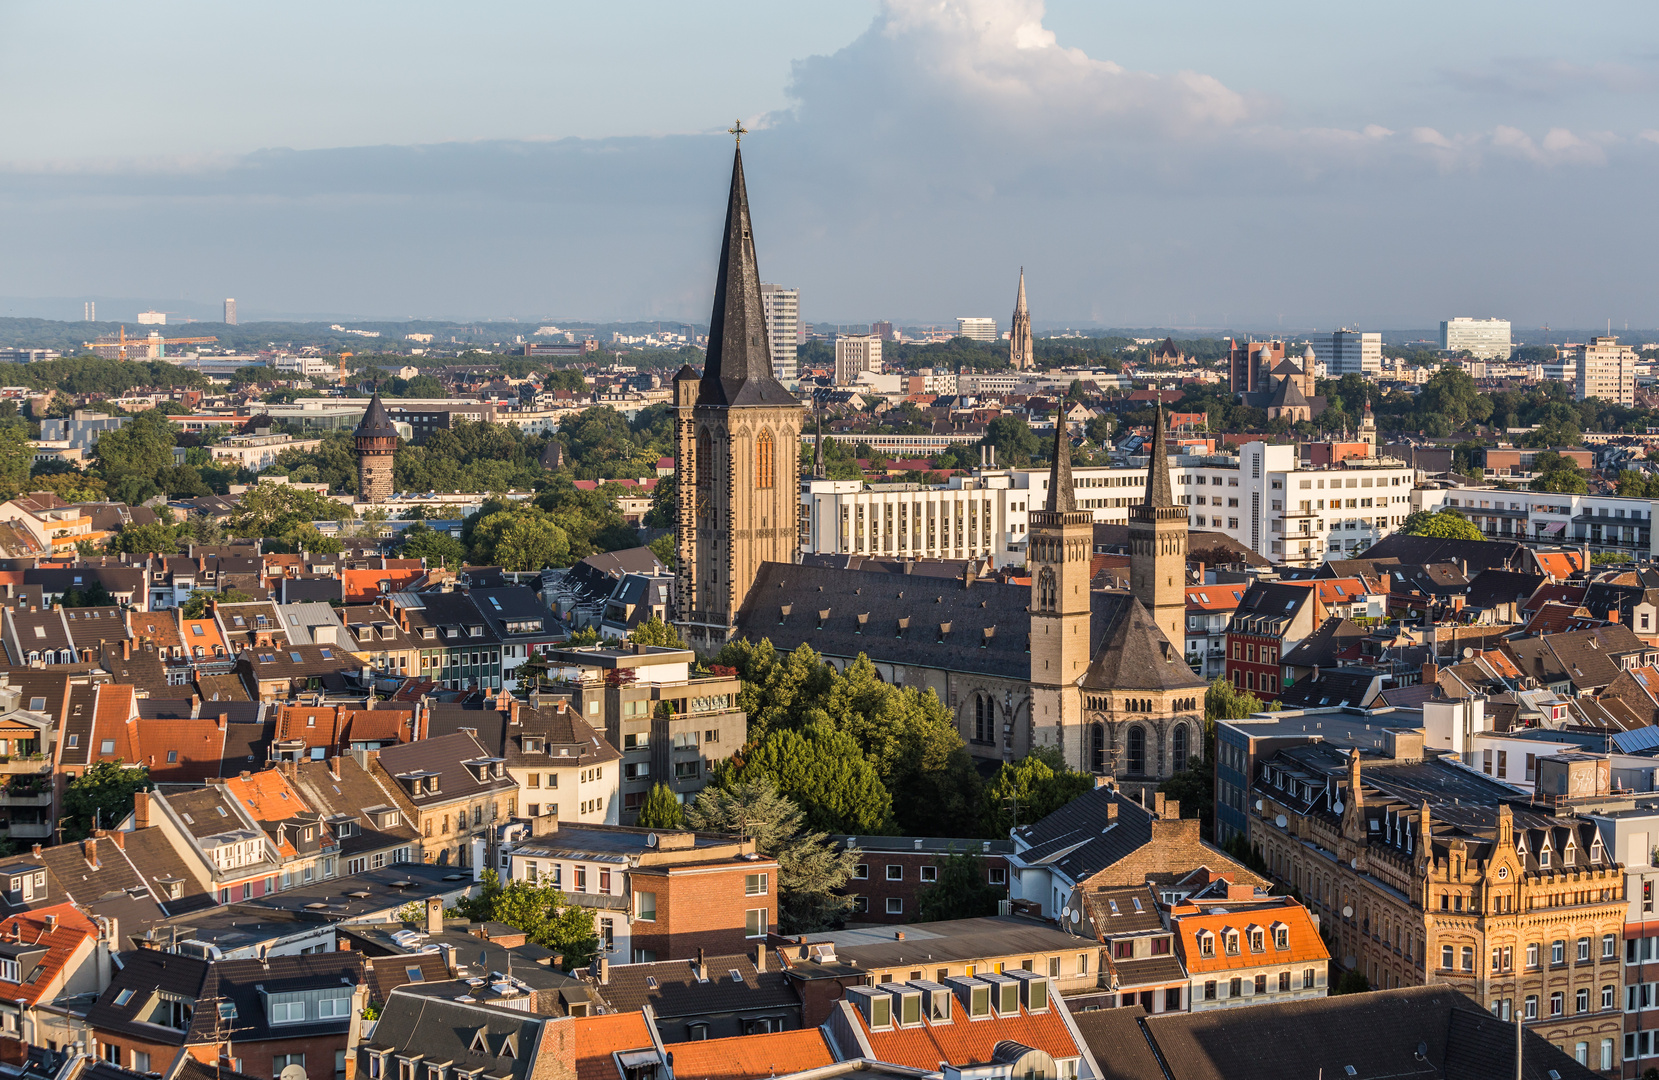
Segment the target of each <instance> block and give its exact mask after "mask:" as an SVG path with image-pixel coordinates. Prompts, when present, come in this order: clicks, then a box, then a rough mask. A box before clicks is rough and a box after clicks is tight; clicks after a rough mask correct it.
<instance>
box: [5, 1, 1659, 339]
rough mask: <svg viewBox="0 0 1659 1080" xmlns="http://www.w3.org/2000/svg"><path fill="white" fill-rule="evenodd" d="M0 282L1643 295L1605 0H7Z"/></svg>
mask: <svg viewBox="0 0 1659 1080" xmlns="http://www.w3.org/2000/svg"><path fill="white" fill-rule="evenodd" d="M0 70H4V71H5V72H6V73H7V77H6V79H5V80H4V82H3V84H0V253H3V257H0V314H4V315H39V316H47V317H60V318H65V317H78V315H79V312H80V306H81V300H82V299H84V298H88V297H96V298H99V299H100V309H99V315H100V317H103V318H130V317H131V316H132V314H133V313H135V312H136V311H137V310H139V308H140V307H143V306H151V305H155V306H163V307H164V308H168V309H172V310H181V311H187V312H191V313H196V314H201V313H203V312H205V311H207V310H215V309H216V306H217V303H218V301H219V300H220V299H221V298H222V297H226V296H235V297H237V299H238V304H239V308H240V313H241V316H242V318H243V320H244V321H249V320H252V319H257V318H269V317H303V316H308V315H325V316H327V317H331V318H345V317H353V316H356V317H363V318H403V317H432V318H479V319H483V318H504V317H511V318H519V319H524V320H557V319H559V318H566V319H590V320H620V319H661V320H665V321H676V320H693V321H697V322H706V320H707V318H708V309H709V302H710V297H711V293H712V288H713V281H714V262H715V258H716V256H717V254H718V250H719V229H720V224H721V218H722V215H723V212H724V193H725V190H726V187H727V184H728V183H729V179H730V162H731V148H732V143H731V137H730V136H729V135H727V134H725V129H726V128H728V127H730V126H731V124H732V122H733V120H734V119H737V118H741V119H742V120H743V123H744V125H745V127H747V128H749V129H750V133H749V134H748V135H747V136H745V138H744V144H743V147H744V163H745V168H746V171H747V178H748V186H749V192H750V197H751V202H752V207H753V211H754V221H755V235H756V242H757V251H758V257H759V259H760V266H761V272H762V276H763V278H764V279H766V280H769V281H777V282H781V283H783V284H786V285H791V286H796V287H799V288H800V289H801V291H802V300H801V307H802V317H803V318H804V319H806V320H808V321H813V322H820V323H858V322H869V321H871V320H874V319H890V320H893V321H895V322H899V323H901V324H910V325H918V324H929V323H937V324H948V323H949V322H950V320H952V319H954V318H955V317H957V316H962V315H990V316H992V317H995V318H996V319H997V320H998V321H999V323H1001V324H1003V325H1004V326H1005V325H1006V323H1007V320H1008V313H1009V310H1010V309H1011V307H1012V302H1013V296H1014V290H1015V284H1016V279H1017V275H1018V273H1019V270H1020V267H1022V266H1023V267H1024V268H1025V271H1026V278H1027V288H1028V293H1029V296H1030V302H1031V307H1032V314H1033V318H1034V321H1035V322H1036V323H1037V325H1038V327H1039V328H1042V327H1050V328H1057V327H1060V326H1066V325H1077V326H1087V325H1100V326H1120V327H1139V326H1148V327H1150V326H1166V327H1174V328H1181V327H1191V328H1233V329H1240V330H1246V329H1263V328H1272V327H1284V328H1286V329H1292V328H1297V329H1319V328H1325V329H1329V328H1333V327H1336V326H1350V327H1356V328H1364V329H1395V330H1398V329H1424V328H1432V327H1433V326H1434V325H1435V324H1436V323H1438V321H1439V320H1441V319H1443V318H1447V317H1449V316H1452V315H1473V316H1498V317H1503V318H1509V319H1511V320H1512V321H1513V322H1514V323H1515V325H1516V327H1517V330H1521V329H1523V328H1536V327H1541V326H1545V325H1550V326H1554V327H1590V326H1601V325H1605V324H1606V322H1607V321H1608V320H1611V322H1612V324H1613V325H1614V328H1615V329H1619V328H1620V327H1622V326H1624V325H1627V324H1628V325H1629V326H1631V327H1653V326H1659V290H1655V289H1654V288H1653V287H1652V279H1653V274H1652V272H1651V270H1650V269H1649V268H1650V267H1651V265H1652V263H1653V252H1654V250H1655V246H1656V245H1655V241H1656V240H1659V235H1656V233H1659V210H1656V209H1655V201H1654V200H1653V198H1652V197H1651V194H1650V193H1651V192H1652V191H1653V190H1654V187H1655V183H1654V182H1655V180H1656V179H1659V18H1655V16H1654V14H1653V13H1652V10H1651V7H1650V6H1649V5H1645V4H1642V3H1639V2H1628V0H1606V2H1602V3H1598V4H1595V5H1562V4H1559V3H1553V4H1545V3H1534V2H1530V0H1510V2H1507V3H1502V4H1499V3H1495V2H1488V0H1465V2H1462V3H1458V4H1446V3H1443V2H1441V3H1433V4H1431V3H1426V2H1421V0H1395V2H1393V3H1390V4H1386V5H1348V4H1330V3H1328V2H1320V3H1315V2H1303V0H1283V2H1274V3H1267V4H1258V5H1241V4H1237V3H1236V2H1235V3H1223V2H1219V0H1163V2H1161V3H1158V4H1144V3H1139V4H1130V3H1124V2H1119V0H1111V2H1102V0H1052V2H1049V3H1047V4H1044V3H1041V2H1038V0H837V2H835V3H796V4H778V3H776V2H775V0H773V2H771V3H758V2H746V0H699V3H696V4H685V3H683V2H655V0H651V2H643V0H642V2H618V3H610V4H592V3H589V2H583V3H565V2H558V0H552V2H549V0H541V2H523V3H519V2H511V0H500V2H496V3H491V4H474V5H455V4H447V3H445V4H439V3H426V2H422V0H399V2H397V3H380V2H373V0H359V2H354V3H352V4H339V3H312V2H307V0H287V2H285V3H282V4H275V3H258V2H249V3H242V4H235V5H227V4H223V3H209V2H206V0H199V2H198V0H150V2H149V3H146V4H143V5H135V4H130V3H120V2H114V0H110V2H80V0H56V2H50V0H0Z"/></svg>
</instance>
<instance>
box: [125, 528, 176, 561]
mask: <svg viewBox="0 0 1659 1080" xmlns="http://www.w3.org/2000/svg"><path fill="white" fill-rule="evenodd" d="M109 546H110V550H112V551H124V552H128V553H130V554H134V555H141V554H143V553H145V552H149V551H153V552H156V553H157V554H160V555H172V554H174V553H175V552H177V551H178V549H179V539H178V530H177V529H176V528H175V527H174V526H172V525H163V524H162V523H161V522H159V521H154V522H151V523H150V524H148V525H134V524H132V523H131V522H129V523H127V524H126V525H123V526H121V531H120V532H118V533H116V534H115V536H114V538H113V539H111V541H110V545H109Z"/></svg>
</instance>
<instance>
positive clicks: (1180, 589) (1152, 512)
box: [1129, 404, 1187, 652]
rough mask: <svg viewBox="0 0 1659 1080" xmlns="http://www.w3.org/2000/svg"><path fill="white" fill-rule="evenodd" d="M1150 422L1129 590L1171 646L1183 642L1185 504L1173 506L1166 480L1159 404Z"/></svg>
mask: <svg viewBox="0 0 1659 1080" xmlns="http://www.w3.org/2000/svg"><path fill="white" fill-rule="evenodd" d="M1157 408H1158V418H1157V420H1156V421H1154V423H1153V426H1152V458H1151V460H1150V461H1148V462H1147V470H1146V498H1145V499H1144V500H1143V501H1142V502H1141V503H1140V504H1139V505H1136V506H1133V507H1131V508H1130V510H1129V591H1130V592H1132V593H1134V594H1135V596H1136V597H1137V598H1138V599H1139V600H1140V602H1141V604H1142V606H1144V607H1145V608H1146V610H1147V611H1148V612H1150V613H1151V615H1152V620H1153V622H1155V623H1157V624H1158V629H1159V630H1162V631H1163V632H1164V636H1165V637H1167V638H1168V639H1169V640H1170V643H1171V644H1173V645H1174V646H1175V647H1176V648H1178V649H1180V650H1182V651H1183V652H1185V651H1186V642H1187V631H1186V623H1187V509H1186V507H1184V506H1178V505H1177V504H1176V502H1175V496H1174V494H1173V492H1172V491H1171V487H1170V481H1169V450H1168V449H1167V447H1166V446H1165V439H1166V435H1165V432H1164V407H1163V405H1162V404H1159V405H1158V407H1157Z"/></svg>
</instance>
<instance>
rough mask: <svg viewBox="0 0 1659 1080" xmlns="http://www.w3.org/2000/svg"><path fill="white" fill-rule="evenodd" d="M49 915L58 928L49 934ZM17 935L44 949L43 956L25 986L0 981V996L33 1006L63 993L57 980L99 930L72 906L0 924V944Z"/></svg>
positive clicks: (42, 910) (24, 914)
mask: <svg viewBox="0 0 1659 1080" xmlns="http://www.w3.org/2000/svg"><path fill="white" fill-rule="evenodd" d="M48 915H52V916H55V917H56V919H57V928H56V929H54V930H51V931H48V930H47V929H46V917H47V916H48ZM19 934H21V936H22V940H23V941H24V942H27V943H29V944H39V945H44V946H46V955H45V956H42V957H41V958H40V963H39V966H38V967H37V968H36V971H37V972H38V974H37V975H35V977H34V978H32V979H30V980H29V981H28V982H27V983H22V984H19V983H12V982H4V981H0V994H3V995H4V996H5V998H6V1000H7V1001H15V1000H17V999H18V998H22V999H24V1000H25V1001H27V1002H29V1004H31V1005H33V1004H35V1003H36V1002H37V1001H38V1000H39V999H40V998H42V997H48V998H50V997H56V996H57V995H58V994H59V993H60V992H61V991H62V989H63V987H62V986H60V985H59V984H58V980H59V976H61V975H62V974H63V973H64V968H65V967H67V966H68V964H69V963H70V961H71V960H72V959H73V958H74V956H75V953H76V951H77V950H78V949H80V947H81V946H82V945H83V944H89V943H90V942H92V941H94V940H96V939H97V937H98V928H97V927H96V926H94V925H93V923H92V920H91V919H89V918H87V917H86V915H85V914H83V913H82V912H81V910H80V909H79V908H77V907H76V906H75V905H74V904H53V905H52V906H50V907H42V908H35V909H34V910H32V911H25V912H21V913H20V914H17V915H14V916H12V917H11V918H9V919H6V920H5V921H4V922H0V940H5V941H13V940H16V939H17V938H18V936H19Z"/></svg>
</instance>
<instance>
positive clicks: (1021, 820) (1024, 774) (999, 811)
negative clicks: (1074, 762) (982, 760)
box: [984, 747, 1094, 836]
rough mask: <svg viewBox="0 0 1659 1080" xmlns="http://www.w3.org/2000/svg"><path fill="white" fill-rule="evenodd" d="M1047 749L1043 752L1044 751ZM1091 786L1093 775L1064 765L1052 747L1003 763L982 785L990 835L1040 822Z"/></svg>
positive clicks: (1001, 833) (1004, 832) (1092, 785)
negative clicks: (992, 778) (993, 775)
mask: <svg viewBox="0 0 1659 1080" xmlns="http://www.w3.org/2000/svg"><path fill="white" fill-rule="evenodd" d="M1045 751H1046V752H1045ZM1093 787H1094V777H1092V776H1090V775H1088V774H1087V773H1079V772H1072V771H1071V770H1070V769H1068V768H1066V767H1065V764H1064V762H1063V761H1062V759H1061V758H1060V755H1059V754H1058V753H1057V752H1055V750H1054V748H1053V747H1042V748H1040V749H1038V750H1036V751H1033V752H1032V753H1030V754H1027V755H1026V756H1025V757H1023V758H1021V759H1020V760H1019V761H1016V762H1013V763H1011V764H1008V763H1005V764H1004V765H1003V766H1002V768H1001V769H999V770H998V771H997V776H996V779H995V780H993V781H991V783H989V784H987V785H986V786H985V809H984V813H985V820H986V823H987V826H988V829H989V831H990V832H991V833H992V835H998V836H1000V835H1003V834H1006V833H1007V831H1008V830H1009V829H1012V828H1015V827H1016V826H1019V825H1029V824H1031V823H1032V822H1034V821H1041V820H1042V819H1043V818H1045V817H1047V816H1048V815H1049V814H1052V813H1053V812H1054V811H1056V810H1058V809H1060V807H1062V806H1064V805H1066V804H1067V803H1069V802H1071V801H1072V800H1073V799H1075V798H1077V797H1078V796H1079V795H1082V794H1083V793H1084V792H1086V791H1089V790H1090V789H1091V788H1093Z"/></svg>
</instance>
